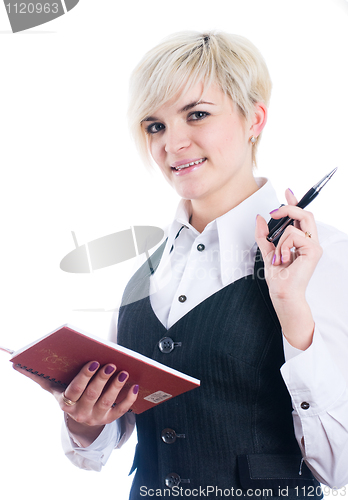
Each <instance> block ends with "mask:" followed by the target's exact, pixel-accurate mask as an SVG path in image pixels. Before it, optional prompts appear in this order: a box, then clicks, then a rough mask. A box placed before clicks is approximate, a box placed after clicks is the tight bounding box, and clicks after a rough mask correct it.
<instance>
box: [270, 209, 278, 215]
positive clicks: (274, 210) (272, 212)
mask: <svg viewBox="0 0 348 500" xmlns="http://www.w3.org/2000/svg"><path fill="white" fill-rule="evenodd" d="M277 210H279V209H278V208H275V209H274V210H272V212H270V213H269V215H271V214H274V212H276V211H277Z"/></svg>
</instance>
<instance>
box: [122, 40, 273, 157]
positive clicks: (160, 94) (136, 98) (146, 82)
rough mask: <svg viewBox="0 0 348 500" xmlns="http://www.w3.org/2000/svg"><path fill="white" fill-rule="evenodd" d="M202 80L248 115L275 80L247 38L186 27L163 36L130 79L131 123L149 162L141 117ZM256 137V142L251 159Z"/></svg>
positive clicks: (266, 96) (266, 97) (267, 95)
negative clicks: (217, 87)
mask: <svg viewBox="0 0 348 500" xmlns="http://www.w3.org/2000/svg"><path fill="white" fill-rule="evenodd" d="M198 82H200V83H203V85H204V88H206V87H208V86H209V85H211V84H213V83H217V84H218V85H219V86H220V88H221V90H222V91H223V92H224V93H225V94H226V95H228V96H229V97H230V98H231V99H232V101H233V102H234V103H236V104H237V105H238V107H239V109H240V111H241V113H242V115H243V116H244V117H245V118H246V119H248V118H250V116H251V113H252V110H253V107H254V104H255V103H257V102H263V103H264V104H265V105H266V106H268V104H269V100H270V95H271V89H272V83H271V79H270V76H269V73H268V69H267V66H266V63H265V61H264V59H263V57H262V55H261V54H260V52H259V51H258V49H257V48H256V47H255V46H254V45H253V44H252V43H251V42H250V41H249V40H247V39H246V38H244V37H242V36H239V35H231V34H228V33H223V32H207V33H198V32H195V31H183V32H179V33H175V34H173V35H171V36H169V37H167V38H165V39H164V40H163V41H162V42H161V43H160V44H159V45H157V46H156V47H154V48H153V49H152V50H150V51H149V52H148V53H147V54H145V56H144V57H143V59H142V60H141V61H140V63H139V64H138V65H137V66H136V68H135V69H134V71H133V73H132V75H131V80H130V102H129V110H128V117H129V125H130V129H131V133H132V135H133V138H134V140H135V144H136V146H137V148H138V150H139V152H140V155H141V156H142V158H143V159H144V161H145V163H147V164H151V156H150V153H149V150H148V146H147V137H146V134H145V132H144V130H143V128H142V127H141V122H142V121H143V120H144V119H145V118H146V117H147V116H150V115H151V114H153V112H154V111H155V110H156V109H158V108H160V107H161V106H162V105H163V104H165V103H166V102H167V101H169V100H170V99H172V98H173V97H174V96H175V95H176V94H177V93H178V92H186V91H187V90H189V89H191V88H192V87H193V86H194V85H195V84H197V83H198ZM259 140H260V136H259V137H258V141H257V142H256V144H255V145H254V146H253V162H254V164H255V163H256V162H255V154H256V149H257V144H258V142H259Z"/></svg>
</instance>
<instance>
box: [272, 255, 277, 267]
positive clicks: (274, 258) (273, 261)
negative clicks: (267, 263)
mask: <svg viewBox="0 0 348 500" xmlns="http://www.w3.org/2000/svg"><path fill="white" fill-rule="evenodd" d="M275 261H276V254H274V255H273V259H272V265H273V264H274V263H275Z"/></svg>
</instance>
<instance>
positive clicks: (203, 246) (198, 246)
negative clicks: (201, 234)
mask: <svg viewBox="0 0 348 500" xmlns="http://www.w3.org/2000/svg"><path fill="white" fill-rule="evenodd" d="M204 249H205V245H203V243H200V244H199V245H197V250H198V251H199V252H203V250H204Z"/></svg>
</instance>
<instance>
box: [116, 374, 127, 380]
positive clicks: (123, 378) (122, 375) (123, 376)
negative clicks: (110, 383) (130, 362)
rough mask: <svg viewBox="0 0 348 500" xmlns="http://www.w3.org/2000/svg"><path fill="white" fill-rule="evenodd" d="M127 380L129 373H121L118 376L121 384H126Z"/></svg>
mask: <svg viewBox="0 0 348 500" xmlns="http://www.w3.org/2000/svg"><path fill="white" fill-rule="evenodd" d="M126 378H127V373H125V372H121V373H120V374H119V376H118V381H119V382H124V381H125V380H126Z"/></svg>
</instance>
